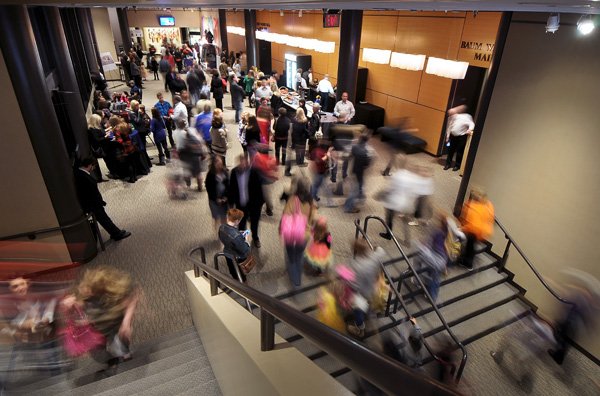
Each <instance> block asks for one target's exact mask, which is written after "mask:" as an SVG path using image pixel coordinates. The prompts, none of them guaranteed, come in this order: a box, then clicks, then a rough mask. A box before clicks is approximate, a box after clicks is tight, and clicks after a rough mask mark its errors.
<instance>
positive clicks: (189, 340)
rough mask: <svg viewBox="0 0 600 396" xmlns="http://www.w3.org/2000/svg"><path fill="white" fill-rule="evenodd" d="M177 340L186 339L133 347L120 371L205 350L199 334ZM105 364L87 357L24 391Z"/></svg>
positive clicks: (77, 376)
mask: <svg viewBox="0 0 600 396" xmlns="http://www.w3.org/2000/svg"><path fill="white" fill-rule="evenodd" d="M177 340H179V341H182V340H183V341H184V342H181V343H178V344H173V345H170V344H171V343H163V344H158V345H156V346H155V348H157V349H156V350H151V348H152V346H151V345H147V346H146V347H145V348H143V349H133V356H134V358H133V359H132V360H130V361H128V362H124V363H121V364H120V365H119V371H120V372H124V371H127V370H130V369H133V368H135V367H138V366H140V365H141V364H147V363H150V362H152V361H157V360H160V359H163V358H166V357H168V356H171V355H176V354H178V353H180V352H183V351H187V350H189V349H190V348H196V349H197V350H198V351H203V346H202V343H201V341H200V338H199V337H198V335H197V334H196V333H195V332H194V333H189V334H186V335H184V336H180V337H177ZM161 345H163V346H164V345H169V346H168V347H166V348H165V347H161ZM144 352H146V353H147V352H150V353H149V354H147V355H144ZM104 367H105V365H104V364H101V363H98V362H96V361H94V360H93V359H92V358H86V360H84V361H82V362H81V364H80V365H79V367H77V368H76V369H74V370H70V371H68V372H66V373H63V374H59V375H56V376H53V377H49V378H46V379H43V380H41V381H37V382H34V383H32V384H30V385H28V386H25V387H23V388H21V390H23V391H29V390H35V389H42V388H46V387H49V386H52V385H54V384H57V383H59V382H63V381H69V380H71V379H74V378H82V377H84V376H87V375H91V374H93V373H95V372H96V371H98V370H100V369H102V368H104Z"/></svg>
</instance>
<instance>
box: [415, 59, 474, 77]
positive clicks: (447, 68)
mask: <svg viewBox="0 0 600 396" xmlns="http://www.w3.org/2000/svg"><path fill="white" fill-rule="evenodd" d="M468 68H469V62H457V61H453V60H450V59H441V58H434V57H431V56H430V57H429V59H428V60H427V68H426V69H425V73H427V74H433V75H436V76H440V77H445V78H451V79H453V80H462V79H464V78H465V76H466V74H467V69H468Z"/></svg>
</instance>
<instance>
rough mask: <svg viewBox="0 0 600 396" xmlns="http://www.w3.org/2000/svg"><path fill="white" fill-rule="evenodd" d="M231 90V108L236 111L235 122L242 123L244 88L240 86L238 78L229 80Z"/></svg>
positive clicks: (234, 77) (233, 77)
mask: <svg viewBox="0 0 600 396" xmlns="http://www.w3.org/2000/svg"><path fill="white" fill-rule="evenodd" d="M229 90H230V91H231V107H233V108H234V109H235V118H234V119H235V122H240V120H241V115H242V111H243V110H244V88H242V87H241V86H240V85H239V79H238V78H237V76H235V75H234V76H231V77H230V79H229Z"/></svg>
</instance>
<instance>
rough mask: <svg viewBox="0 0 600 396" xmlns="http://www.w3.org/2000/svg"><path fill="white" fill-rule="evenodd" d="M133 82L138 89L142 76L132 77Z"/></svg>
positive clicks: (140, 85)
mask: <svg viewBox="0 0 600 396" xmlns="http://www.w3.org/2000/svg"><path fill="white" fill-rule="evenodd" d="M133 81H135V85H137V86H138V87H140V88H141V87H142V76H141V75H139V74H138V75H137V76H133Z"/></svg>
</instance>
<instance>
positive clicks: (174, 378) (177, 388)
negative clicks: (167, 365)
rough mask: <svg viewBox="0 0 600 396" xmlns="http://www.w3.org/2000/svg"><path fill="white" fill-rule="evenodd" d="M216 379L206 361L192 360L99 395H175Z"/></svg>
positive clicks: (98, 395)
mask: <svg viewBox="0 0 600 396" xmlns="http://www.w3.org/2000/svg"><path fill="white" fill-rule="evenodd" d="M214 379H215V376H214V374H213V372H212V368H211V367H210V365H209V366H206V364H205V362H204V361H200V360H193V361H191V362H188V363H185V364H182V365H180V366H176V367H173V368H171V369H168V370H165V371H162V372H159V373H157V374H155V375H152V376H148V377H145V378H140V379H138V380H136V381H132V382H129V383H125V384H123V385H121V386H118V387H116V388H113V389H107V390H106V391H104V392H102V393H96V395H97V396H129V395H132V394H140V395H141V394H143V395H145V396H146V395H157V396H162V395H174V394H177V393H180V392H184V391H186V390H187V389H191V388H194V387H196V386H198V385H200V384H203V383H205V382H210V381H213V380H214Z"/></svg>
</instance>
